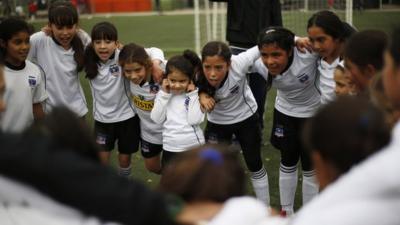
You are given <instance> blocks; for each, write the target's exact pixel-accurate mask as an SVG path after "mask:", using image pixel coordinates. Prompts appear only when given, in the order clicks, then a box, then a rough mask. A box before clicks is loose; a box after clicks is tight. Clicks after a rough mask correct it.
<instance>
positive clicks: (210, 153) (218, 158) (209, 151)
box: [199, 148, 223, 165]
mask: <svg viewBox="0 0 400 225" xmlns="http://www.w3.org/2000/svg"><path fill="white" fill-rule="evenodd" d="M199 156H200V158H201V159H204V160H206V161H211V162H212V163H213V164H214V165H221V164H222V162H223V159H222V154H221V152H219V151H217V150H215V149H213V148H206V149H204V150H203V151H201V152H200V153H199Z"/></svg>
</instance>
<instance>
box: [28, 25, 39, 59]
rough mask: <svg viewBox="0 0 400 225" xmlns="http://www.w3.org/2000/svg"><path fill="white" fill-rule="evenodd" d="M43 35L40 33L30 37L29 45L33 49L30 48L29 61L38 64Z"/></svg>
mask: <svg viewBox="0 0 400 225" xmlns="http://www.w3.org/2000/svg"><path fill="white" fill-rule="evenodd" d="M41 36H42V34H40V32H38V33H35V34H33V35H31V36H30V39H29V43H30V45H31V47H30V48H29V53H28V60H29V61H32V62H35V63H36V62H37V51H38V48H39V47H40V40H41Z"/></svg>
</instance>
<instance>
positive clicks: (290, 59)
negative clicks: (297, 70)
mask: <svg viewBox="0 0 400 225" xmlns="http://www.w3.org/2000/svg"><path fill="white" fill-rule="evenodd" d="M293 59H294V51H292V55H291V56H290V57H289V61H288V64H287V66H286V68H285V69H284V70H283V71H282V72H281V75H282V74H284V73H285V72H286V71H287V70H288V69H289V67H290V66H292V63H293Z"/></svg>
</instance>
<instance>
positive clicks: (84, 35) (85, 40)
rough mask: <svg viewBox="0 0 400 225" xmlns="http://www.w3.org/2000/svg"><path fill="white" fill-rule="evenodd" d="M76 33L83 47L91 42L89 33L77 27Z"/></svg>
mask: <svg viewBox="0 0 400 225" xmlns="http://www.w3.org/2000/svg"><path fill="white" fill-rule="evenodd" d="M77 35H78V37H79V38H80V39H81V41H82V44H83V46H84V47H85V48H86V47H87V46H88V45H89V44H90V42H92V39H91V38H90V35H89V34H88V33H87V32H86V31H85V30H83V29H78V32H77Z"/></svg>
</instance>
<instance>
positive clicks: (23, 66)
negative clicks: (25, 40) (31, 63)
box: [5, 61, 26, 70]
mask: <svg viewBox="0 0 400 225" xmlns="http://www.w3.org/2000/svg"><path fill="white" fill-rule="evenodd" d="M5 65H6V67H8V68H10V69H12V70H23V69H24V68H25V66H26V63H25V61H23V62H22V63H21V65H19V66H16V65H13V64H11V63H9V62H7V61H5Z"/></svg>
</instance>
